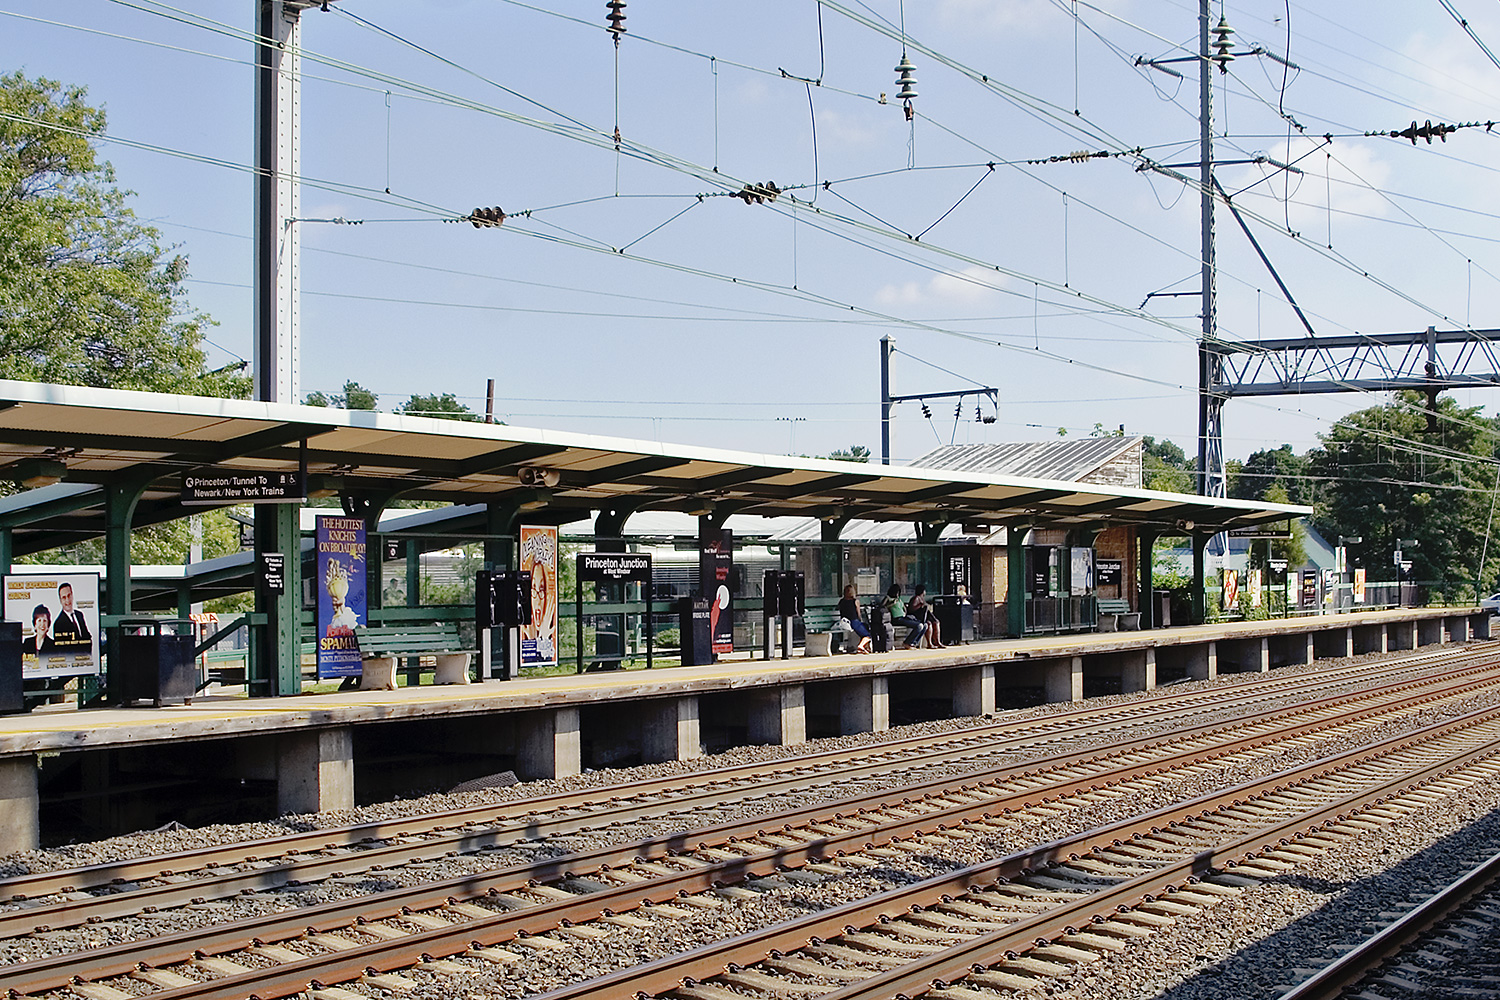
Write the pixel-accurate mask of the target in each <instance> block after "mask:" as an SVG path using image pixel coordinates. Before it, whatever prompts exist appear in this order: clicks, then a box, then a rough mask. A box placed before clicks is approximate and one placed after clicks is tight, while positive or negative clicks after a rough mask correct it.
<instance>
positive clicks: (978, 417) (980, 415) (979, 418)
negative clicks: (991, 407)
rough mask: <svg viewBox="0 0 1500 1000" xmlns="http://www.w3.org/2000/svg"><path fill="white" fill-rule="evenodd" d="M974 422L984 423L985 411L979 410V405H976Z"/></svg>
mask: <svg viewBox="0 0 1500 1000" xmlns="http://www.w3.org/2000/svg"><path fill="white" fill-rule="evenodd" d="M974 422H975V423H976V424H982V423H984V411H983V410H981V409H980V408H979V404H978V403H976V404H974Z"/></svg>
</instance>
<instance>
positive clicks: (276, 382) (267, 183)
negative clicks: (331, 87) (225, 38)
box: [254, 0, 316, 403]
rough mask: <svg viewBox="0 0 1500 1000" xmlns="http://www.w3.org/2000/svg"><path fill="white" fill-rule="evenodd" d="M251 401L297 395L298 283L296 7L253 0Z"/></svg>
mask: <svg viewBox="0 0 1500 1000" xmlns="http://www.w3.org/2000/svg"><path fill="white" fill-rule="evenodd" d="M255 5H256V16H255V29H256V34H257V35H258V36H259V37H258V39H257V41H256V45H255V351H254V357H255V366H254V370H255V398H256V399H258V400H261V401H263V402H268V403H295V402H297V397H298V394H299V392H300V391H301V388H302V386H301V373H300V371H299V358H298V354H299V351H298V337H297V319H298V300H297V277H298V274H297V272H298V267H299V264H300V257H301V247H300V240H299V237H298V226H297V225H296V223H295V221H294V220H295V219H296V218H297V216H298V209H299V208H300V203H301V196H300V193H299V187H300V185H299V184H298V180H297V178H298V173H299V171H300V169H301V155H300V150H299V142H298V134H297V133H298V126H299V124H300V119H301V96H302V94H301V91H302V81H301V69H302V66H301V62H302V57H301V37H302V32H301V20H302V11H304V10H305V9H307V8H308V7H311V6H316V5H315V4H313V3H310V2H302V0H255Z"/></svg>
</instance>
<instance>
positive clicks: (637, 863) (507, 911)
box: [0, 679, 1460, 1000]
mask: <svg viewBox="0 0 1500 1000" xmlns="http://www.w3.org/2000/svg"><path fill="white" fill-rule="evenodd" d="M1459 687H1460V686H1459V685H1457V684H1455V683H1454V682H1452V680H1451V679H1450V689H1451V690H1450V691H1449V693H1448V695H1446V696H1451V695H1452V693H1453V692H1455V691H1457V690H1459ZM1442 696H1445V695H1440V694H1437V693H1434V692H1430V691H1429V692H1428V693H1426V694H1415V695H1413V694H1408V695H1406V696H1405V698H1404V699H1401V698H1398V697H1397V696H1396V695H1395V694H1394V693H1391V692H1385V693H1383V697H1384V698H1385V699H1386V700H1387V701H1390V700H1391V699H1395V701H1394V702H1391V705H1388V706H1387V708H1386V709H1384V710H1385V711H1391V710H1395V708H1393V707H1391V706H1392V705H1394V704H1395V703H1396V702H1399V706H1398V707H1400V708H1406V707H1410V705H1412V704H1414V703H1417V702H1420V701H1430V700H1433V699H1435V698H1437V697H1442ZM1374 700H1377V701H1379V700H1381V699H1380V698H1376V699H1374ZM1380 711H1382V709H1380V708H1378V707H1375V706H1368V705H1367V706H1366V707H1365V708H1364V709H1363V710H1362V711H1361V712H1359V713H1356V714H1354V715H1349V714H1347V713H1345V717H1344V718H1343V719H1341V720H1337V714H1338V713H1337V711H1336V709H1335V707H1334V706H1333V705H1332V704H1330V703H1321V704H1314V705H1310V706H1307V707H1305V708H1304V709H1303V710H1302V711H1300V712H1298V713H1292V714H1295V715H1296V716H1298V718H1296V719H1293V720H1290V721H1287V720H1286V719H1285V718H1283V720H1282V721H1281V722H1280V723H1279V724H1278V723H1277V722H1276V720H1274V719H1273V718H1271V717H1270V715H1272V714H1273V713H1267V716H1266V717H1262V718H1260V719H1255V720H1247V721H1246V722H1244V723H1242V724H1240V725H1237V726H1230V727H1224V726H1219V727H1213V726H1203V727H1198V729H1196V730H1194V731H1191V732H1187V733H1183V734H1180V735H1178V736H1177V737H1175V738H1174V739H1173V740H1172V741H1171V743H1172V745H1171V746H1159V745H1158V746H1155V747H1154V751H1155V752H1154V754H1153V753H1152V749H1153V745H1154V744H1160V743H1161V742H1162V738H1160V737H1147V738H1143V739H1141V740H1139V741H1137V743H1136V744H1135V745H1130V746H1121V747H1118V748H1116V749H1115V750H1114V751H1113V752H1111V753H1109V754H1097V753H1096V754H1094V755H1093V757H1092V758H1090V757H1089V756H1088V755H1079V754H1074V755H1060V756H1059V757H1058V758H1057V759H1055V760H1053V761H1043V762H1038V763H1037V764H1036V765H1035V766H1034V769H1033V770H1032V771H1030V772H1026V773H1023V774H1021V775H1014V774H1010V773H1008V772H1004V773H997V774H995V775H992V776H989V778H988V786H987V785H986V782H984V781H975V780H972V779H973V776H968V779H967V780H966V783H965V784H963V785H962V786H960V787H953V786H952V784H951V779H950V783H949V784H948V785H946V786H945V785H944V784H943V783H941V782H933V783H930V784H931V787H930V788H927V789H921V790H917V789H908V790H906V791H907V792H908V793H911V792H917V791H920V792H922V793H924V794H922V795H920V796H918V797H917V798H913V796H912V795H911V794H908V795H907V798H908V799H909V800H910V801H904V802H896V803H893V802H891V801H889V800H888V793H887V800H886V801H881V800H880V799H879V797H878V796H868V797H866V799H865V800H862V801H858V802H853V803H847V804H846V805H848V806H851V807H852V809H843V810H841V811H839V812H837V813H834V814H832V815H823V816H820V817H814V818H812V819H811V820H809V819H808V818H807V817H806V816H805V815H802V816H798V815H795V814H789V815H788V816H787V824H788V825H787V826H786V828H784V829H782V830H779V831H774V832H770V833H768V832H767V828H766V827H764V826H761V827H757V828H756V829H755V830H754V832H753V833H752V832H751V830H750V826H751V825H753V824H740V825H738V826H735V825H728V826H723V827H720V828H718V829H714V830H707V831H698V832H695V833H694V834H693V835H692V836H691V837H689V838H687V839H686V842H684V838H681V837H675V838H670V837H669V838H661V839H659V840H658V841H656V842H654V843H646V844H636V845H626V846H624V847H620V848H614V849H611V850H609V851H599V852H594V853H593V854H592V855H589V856H574V857H571V858H561V859H555V860H554V861H552V862H549V863H548V864H546V865H544V866H542V867H541V868H537V867H531V866H528V867H521V868H516V869H512V870H509V871H502V872H497V873H492V874H490V875H488V876H486V877H483V878H479V877H475V878H466V879H457V880H451V881H450V882H448V883H441V884H437V885H430V886H424V887H420V888H419V889H417V890H413V891H411V892H408V893H402V892H393V893H384V894H382V895H381V896H380V897H378V898H377V899H376V900H374V901H372V900H356V901H348V902H340V903H337V904H329V905H326V906H323V907H313V908H309V909H304V910H298V911H295V912H294V913H291V914H281V915H278V916H276V917H275V918H273V919H269V920H264V921H261V922H259V923H254V922H250V923H247V922H243V921H242V922H240V925H230V926H226V927H222V928H217V929H214V930H212V931H211V932H207V933H196V932H195V933H193V934H187V935H174V936H169V937H167V938H160V939H153V940H151V941H148V942H141V943H136V944H131V945H126V946H119V947H115V948H107V949H99V950H96V951H93V952H91V953H90V955H89V962H88V964H89V968H90V969H91V970H92V974H93V975H94V976H95V977H102V978H105V979H107V978H108V977H110V976H128V977H129V978H130V980H131V982H130V984H128V985H129V989H121V988H120V986H119V985H111V984H110V983H108V982H102V981H98V980H97V979H96V980H95V981H93V982H89V983H83V982H75V981H73V973H74V972H75V970H76V967H77V962H76V959H71V958H68V957H64V958H60V959H57V960H54V961H51V962H30V963H24V964H23V965H20V966H16V967H14V968H13V969H12V970H9V971H7V972H5V973H0V988H4V989H8V990H9V991H10V992H11V995H13V996H14V995H21V994H30V995H35V994H37V993H39V992H44V991H47V990H53V989H60V988H69V989H71V990H72V991H73V992H74V993H77V994H81V995H83V996H85V997H89V998H92V1000H116V998H117V997H123V996H126V995H130V993H132V992H137V993H138V992H139V990H140V988H141V984H143V983H144V984H148V985H150V986H153V987H155V988H157V989H158V990H161V991H162V992H159V993H157V994H155V995H157V996H161V997H176V996H184V997H186V996H216V997H228V996H248V995H250V994H251V993H254V994H255V995H257V996H261V997H270V996H282V995H286V993H285V992H281V991H284V990H290V992H299V991H300V990H301V989H303V988H305V987H306V986H307V985H308V984H309V983H310V982H312V981H314V980H316V981H318V982H320V983H323V984H326V983H329V982H334V981H341V978H340V977H342V981H347V980H348V979H349V978H363V979H365V980H366V981H368V982H371V983H372V984H373V985H376V986H377V987H381V988H390V989H399V988H401V984H400V983H397V982H396V981H394V980H391V981H388V982H385V983H384V985H383V986H382V982H379V981H377V980H378V978H379V977H381V976H384V975H387V974H388V971H389V968H401V967H404V966H406V965H410V964H411V961H409V960H408V961H405V962H401V961H397V962H396V963H395V965H392V966H389V967H388V968H383V966H384V963H386V962H388V961H390V960H391V959H389V958H386V959H378V960H377V959H376V958H374V957H372V955H373V954H375V953H389V955H390V956H400V955H407V954H408V952H409V951H410V949H411V948H412V947H417V948H420V949H421V952H419V954H429V955H452V954H466V955H469V954H472V955H473V956H477V957H478V958H479V959H481V960H484V961H489V962H494V963H507V962H511V961H516V960H518V957H519V955H520V954H525V953H526V952H527V951H528V950H535V949H544V948H548V947H559V946H562V947H565V946H566V945H565V944H564V943H563V942H559V941H557V940H555V939H551V938H547V937H546V936H545V934H538V933H537V928H541V929H542V930H543V931H549V930H550V931H558V930H559V929H562V930H563V932H564V937H566V935H567V934H568V933H572V934H584V933H585V931H584V928H585V927H587V926H589V925H588V923H587V921H589V920H593V921H595V922H596V924H595V932H596V933H597V932H598V931H597V923H598V922H600V921H602V922H604V924H605V926H608V925H609V923H610V922H611V921H614V922H616V923H618V922H620V921H637V922H638V921H639V918H636V917H625V916H623V915H622V914H624V913H626V912H627V911H631V910H636V909H638V908H639V907H640V906H641V905H642V901H643V900H649V901H650V903H651V904H652V906H651V909H652V912H655V913H658V914H660V913H664V912H665V913H669V914H670V913H671V912H682V906H684V905H688V906H697V907H702V906H704V905H717V904H718V903H719V902H722V897H723V896H724V894H726V893H728V892H729V891H728V890H727V889H725V888H722V886H723V885H725V884H730V883H743V882H744V881H745V880H746V879H750V880H751V882H752V884H754V883H755V880H756V879H760V880H762V883H764V880H765V879H766V878H773V879H774V878H788V877H791V874H790V873H788V874H783V875H776V874H775V871H776V869H778V868H780V867H785V866H788V865H798V866H801V867H800V868H798V869H797V873H798V876H799V877H800V878H803V879H812V880H814V881H816V880H820V879H822V878H824V877H829V876H830V872H832V871H835V870H840V869H843V868H846V867H847V866H850V865H854V866H856V867H857V866H858V864H859V862H855V861H851V860H848V858H843V859H840V858H839V856H838V852H840V851H846V850H848V851H852V852H854V853H852V854H850V855H849V856H848V857H849V858H852V857H856V856H863V857H864V858H865V861H866V862H867V863H878V862H875V861H871V860H870V858H871V857H878V855H871V854H870V853H869V851H870V850H871V849H870V848H868V847H867V846H866V845H870V844H889V845H903V844H908V843H917V842H918V841H917V840H912V839H911V838H920V837H929V838H930V837H933V836H936V837H937V838H938V839H939V840H943V839H951V838H954V837H962V838H969V837H973V836H978V835H979V833H978V832H977V831H978V829H982V828H984V827H985V826H987V825H995V824H998V826H999V827H1006V826H1014V824H1015V822H1017V821H1016V820H1013V819H1009V818H1006V817H1005V816H1004V810H1007V809H1011V808H1015V809H1027V810H1031V811H1032V812H1033V814H1034V813H1040V814H1042V815H1047V814H1055V813H1056V812H1058V811H1060V810H1066V809H1067V808H1072V807H1073V805H1069V804H1067V802H1068V800H1072V803H1073V804H1074V805H1076V804H1088V803H1092V802H1100V801H1107V800H1109V799H1110V798H1112V797H1114V796H1117V795H1120V794H1123V791H1122V789H1124V788H1126V787H1127V786H1129V785H1131V783H1136V784H1146V785H1149V784H1151V783H1152V781H1153V780H1160V779H1161V778H1162V775H1164V774H1167V773H1169V772H1170V771H1172V770H1173V768H1172V767H1171V765H1170V761H1171V759H1172V757H1173V756H1174V755H1175V756H1176V757H1178V758H1182V759H1184V760H1185V761H1186V763H1184V764H1182V768H1184V769H1187V770H1195V769H1196V770H1204V769H1209V768H1224V767H1228V766H1230V762H1231V761H1232V759H1233V758H1234V756H1235V755H1236V754H1239V755H1246V754H1250V755H1254V754H1257V753H1259V754H1264V753H1271V752H1275V753H1279V752H1282V751H1281V750H1277V749H1268V748H1269V747H1271V746H1272V744H1274V743H1275V742H1276V741H1278V740H1279V741H1288V740H1290V741H1293V742H1296V741H1306V740H1307V739H1308V738H1309V736H1310V734H1312V733H1314V732H1321V734H1322V735H1323V736H1325V737H1333V736H1336V735H1338V732H1339V730H1340V729H1343V730H1347V731H1354V730H1358V729H1360V728H1361V727H1367V726H1368V725H1370V724H1371V722H1370V720H1371V719H1372V718H1374V717H1375V716H1376V715H1377V714H1378V713H1379V712H1380ZM1282 714H1283V716H1285V715H1287V714H1288V713H1282ZM1402 739H1409V738H1402ZM1397 745H1404V744H1401V741H1400V740H1398V741H1388V742H1387V744H1383V745H1381V747H1380V748H1377V749H1375V750H1367V751H1364V753H1366V754H1367V755H1368V754H1376V755H1379V754H1380V753H1383V752H1391V751H1392V748H1393V747H1396V746H1397ZM855 810H863V812H860V811H855ZM780 818H781V817H773V818H762V819H761V821H760V822H761V823H762V824H765V823H766V822H767V820H768V819H780ZM794 821H797V822H800V823H801V824H802V825H801V827H800V828H796V829H794V828H793V827H792V826H791V825H790V824H791V823H792V822H794ZM976 824H978V827H976ZM771 825H772V826H774V823H772V824H771ZM944 827H946V828H948V830H950V831H957V832H945V831H944V830H943V829H941V828H944ZM934 831H936V833H934ZM700 835H701V836H702V837H704V838H707V839H709V840H714V839H717V843H718V845H719V846H710V845H708V844H706V843H705V844H702V845H701V846H698V847H696V848H694V849H693V850H692V852H691V853H683V849H684V848H687V847H688V846H689V845H690V844H693V843H697V842H698V839H699V837H700ZM735 838H739V839H738V840H736V839H735ZM910 849H911V848H910V847H909V846H891V847H889V848H876V849H875V850H895V851H897V852H898V854H899V853H901V852H903V851H909V850H910ZM672 850H675V851H676V852H677V853H664V852H667V851H672ZM636 852H639V853H640V854H641V855H642V856H643V858H644V860H631V857H632V855H633V854H635V853H636ZM861 852H864V854H863V855H861ZM647 855H655V860H652V859H651V858H650V857H645V856H647ZM622 862H623V863H624V864H625V867H623V868H619V869H616V868H615V867H614V866H615V865H620V864H621V863H622ZM580 873H583V874H580ZM558 876H562V878H561V882H560V883H559V884H554V885H546V884H538V883H536V881H535V880H536V879H537V878H538V877H550V878H557V877H558ZM715 884H719V885H720V886H721V888H719V889H717V890H714V889H713V888H712V887H713V886H714V885H715ZM759 891H760V890H759V889H758V888H757V889H745V888H743V886H742V885H741V886H738V892H740V893H746V894H749V895H756V894H757V893H758V892H759ZM684 893H686V894H688V895H687V896H685V897H683V898H685V899H690V900H693V902H692V903H686V904H685V903H680V902H672V900H674V899H676V898H677V897H678V895H679V894H684ZM704 893H709V897H708V898H707V901H705V896H704ZM729 895H734V894H733V893H729ZM661 904H666V905H664V906H663V905H661ZM569 925H578V926H569ZM469 934H475V935H481V934H482V935H486V937H483V938H481V937H474V938H468V937H466V935H469ZM371 939H373V940H371ZM491 939H492V940H493V942H501V941H506V942H510V945H509V947H508V948H506V949H497V948H495V947H493V946H492V945H491V944H485V943H484V942H485V941H487V940H491ZM475 941H479V942H480V946H479V947H478V948H477V949H476V948H475V947H471V945H473V944H474V942H475ZM455 942H456V947H455ZM516 942H519V943H516ZM309 951H310V952H313V953H319V952H321V953H324V954H323V955H322V957H317V955H316V954H314V955H308V954H306V952H309ZM409 958H410V956H409V955H408V959H409ZM366 960H368V962H369V963H370V964H368V965H365V966H357V967H356V966H351V965H350V964H349V963H350V962H355V963H358V962H359V961H366ZM438 961H439V962H442V961H447V959H444V958H440V959H439V960H438ZM173 963H180V967H176V968H163V966H169V965H172V964H173ZM449 964H450V965H451V964H452V963H451V962H450V963H449ZM257 965H259V966H263V968H260V969H256V968H254V966H257ZM351 968H352V969H353V973H352V974H351V973H350V969H351ZM424 968H428V970H429V971H439V972H440V971H442V968H443V967H442V966H440V965H434V964H433V963H431V962H428V963H425V965H424ZM273 969H281V970H282V971H280V972H275V973H273V972H272V971H271V970H273ZM371 970H374V971H373V972H372V971H371ZM450 971H451V970H450ZM247 977H248V978H247ZM288 977H289V978H288ZM372 977H374V978H372ZM751 978H753V977H751ZM237 991H238V992H237ZM324 992H327V991H324ZM794 992H795V990H794ZM804 992H805V991H804ZM330 995H331V996H333V995H336V994H330ZM600 995H607V994H600ZM617 995H618V994H617Z"/></svg>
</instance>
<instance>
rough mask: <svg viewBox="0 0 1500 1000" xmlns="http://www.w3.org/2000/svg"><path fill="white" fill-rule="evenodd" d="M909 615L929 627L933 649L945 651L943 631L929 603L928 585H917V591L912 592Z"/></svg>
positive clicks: (928, 638) (928, 633)
mask: <svg viewBox="0 0 1500 1000" xmlns="http://www.w3.org/2000/svg"><path fill="white" fill-rule="evenodd" d="M909 614H910V615H911V616H912V617H913V618H915V619H916V620H917V621H919V622H921V623H922V624H924V625H926V626H927V643H928V645H930V646H931V647H932V648H933V649H943V648H944V644H943V630H942V629H941V628H940V627H939V626H938V620H937V615H935V614H933V613H932V606H931V605H929V604H928V603H927V584H925V583H919V584H917V589H916V590H914V591H913V592H912V595H911V608H910V611H909Z"/></svg>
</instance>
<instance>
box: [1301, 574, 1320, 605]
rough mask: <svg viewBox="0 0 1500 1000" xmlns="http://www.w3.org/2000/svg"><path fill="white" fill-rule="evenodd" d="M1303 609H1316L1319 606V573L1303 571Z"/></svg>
mask: <svg viewBox="0 0 1500 1000" xmlns="http://www.w3.org/2000/svg"><path fill="white" fill-rule="evenodd" d="M1301 604H1302V607H1304V608H1315V607H1317V606H1318V571H1317V570H1315V569H1305V570H1303V571H1302V601H1301Z"/></svg>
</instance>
